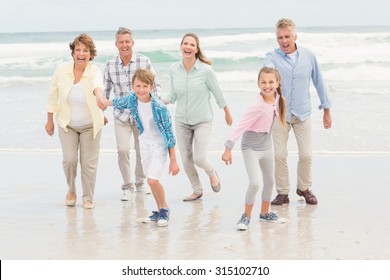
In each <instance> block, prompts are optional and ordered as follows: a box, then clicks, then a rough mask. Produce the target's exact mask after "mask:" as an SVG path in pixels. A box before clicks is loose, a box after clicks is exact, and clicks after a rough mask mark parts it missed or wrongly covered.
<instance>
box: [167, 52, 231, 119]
mask: <svg viewBox="0 0 390 280" xmlns="http://www.w3.org/2000/svg"><path fill="white" fill-rule="evenodd" d="M169 75H170V78H171V92H170V93H169V94H167V95H164V96H163V100H165V101H166V102H168V103H174V102H176V101H177V105H176V115H175V118H176V120H177V121H179V122H182V123H185V124H188V125H196V124H198V123H202V122H210V121H212V120H213V118H214V114H213V110H212V106H211V103H210V98H211V94H212V95H213V96H214V98H215V100H216V102H217V104H218V106H219V108H224V107H225V106H226V100H225V97H224V95H223V93H222V91H221V89H220V87H219V85H218V81H217V77H216V75H215V72H214V71H213V69H212V68H211V66H210V65H208V64H206V63H203V62H201V61H200V60H199V59H198V60H197V61H196V63H195V65H194V66H193V67H192V69H191V71H190V72H189V73H187V71H186V69H185V67H184V65H183V61H182V60H180V61H179V62H176V63H175V64H173V65H172V66H171V68H170V71H169Z"/></svg>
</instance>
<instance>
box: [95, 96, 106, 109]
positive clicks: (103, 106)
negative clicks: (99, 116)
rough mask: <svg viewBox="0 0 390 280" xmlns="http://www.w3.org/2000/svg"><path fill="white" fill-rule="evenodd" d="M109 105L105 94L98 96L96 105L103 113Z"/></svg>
mask: <svg viewBox="0 0 390 280" xmlns="http://www.w3.org/2000/svg"><path fill="white" fill-rule="evenodd" d="M107 103H108V100H107V98H106V97H105V96H104V95H103V94H101V93H98V94H96V104H97V106H98V107H99V108H100V109H102V110H103V111H104V110H106V109H107V105H108V104H107Z"/></svg>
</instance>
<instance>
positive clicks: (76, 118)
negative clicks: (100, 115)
mask: <svg viewBox="0 0 390 280" xmlns="http://www.w3.org/2000/svg"><path fill="white" fill-rule="evenodd" d="M68 103H69V105H70V108H71V115H70V123H69V125H70V126H73V127H78V126H83V125H88V124H91V123H92V115H91V112H90V111H89V108H88V104H87V98H86V97H85V94H84V92H83V88H82V87H81V85H80V83H77V84H75V85H73V86H72V87H71V89H70V92H69V95H68Z"/></svg>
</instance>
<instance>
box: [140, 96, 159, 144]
mask: <svg viewBox="0 0 390 280" xmlns="http://www.w3.org/2000/svg"><path fill="white" fill-rule="evenodd" d="M138 116H139V118H140V120H141V123H142V126H143V127H144V131H143V132H142V134H141V135H140V136H139V137H140V139H142V140H141V141H142V142H144V143H145V142H148V143H150V144H157V143H162V144H164V139H163V137H162V136H161V132H160V130H158V127H157V125H156V123H155V122H154V118H153V112H152V105H151V103H150V102H148V103H144V102H141V101H139V100H138Z"/></svg>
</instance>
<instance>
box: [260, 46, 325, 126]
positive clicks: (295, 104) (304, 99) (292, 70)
mask: <svg viewBox="0 0 390 280" xmlns="http://www.w3.org/2000/svg"><path fill="white" fill-rule="evenodd" d="M297 54H298V60H297V62H296V63H294V62H293V61H292V59H291V58H290V57H289V56H288V55H287V54H285V53H284V52H283V51H282V50H280V49H279V48H277V49H275V50H273V51H270V52H268V53H266V55H265V58H264V66H268V67H272V68H275V69H277V70H278V71H279V73H280V76H281V79H282V90H283V96H284V98H285V100H286V107H287V112H286V121H287V122H290V121H291V117H292V115H294V116H296V117H297V118H299V119H300V120H301V121H304V120H306V119H307V118H309V117H310V113H311V98H310V91H309V88H310V82H311V80H313V84H314V87H315V88H316V90H317V94H318V97H319V98H320V102H321V104H320V106H319V107H318V108H319V109H328V108H330V106H331V102H330V99H329V98H328V93H327V89H326V87H325V84H324V81H323V79H322V75H321V72H320V69H319V65H318V62H317V59H316V57H315V56H314V54H313V53H312V52H311V51H310V50H308V49H306V48H303V47H300V46H297Z"/></svg>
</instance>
